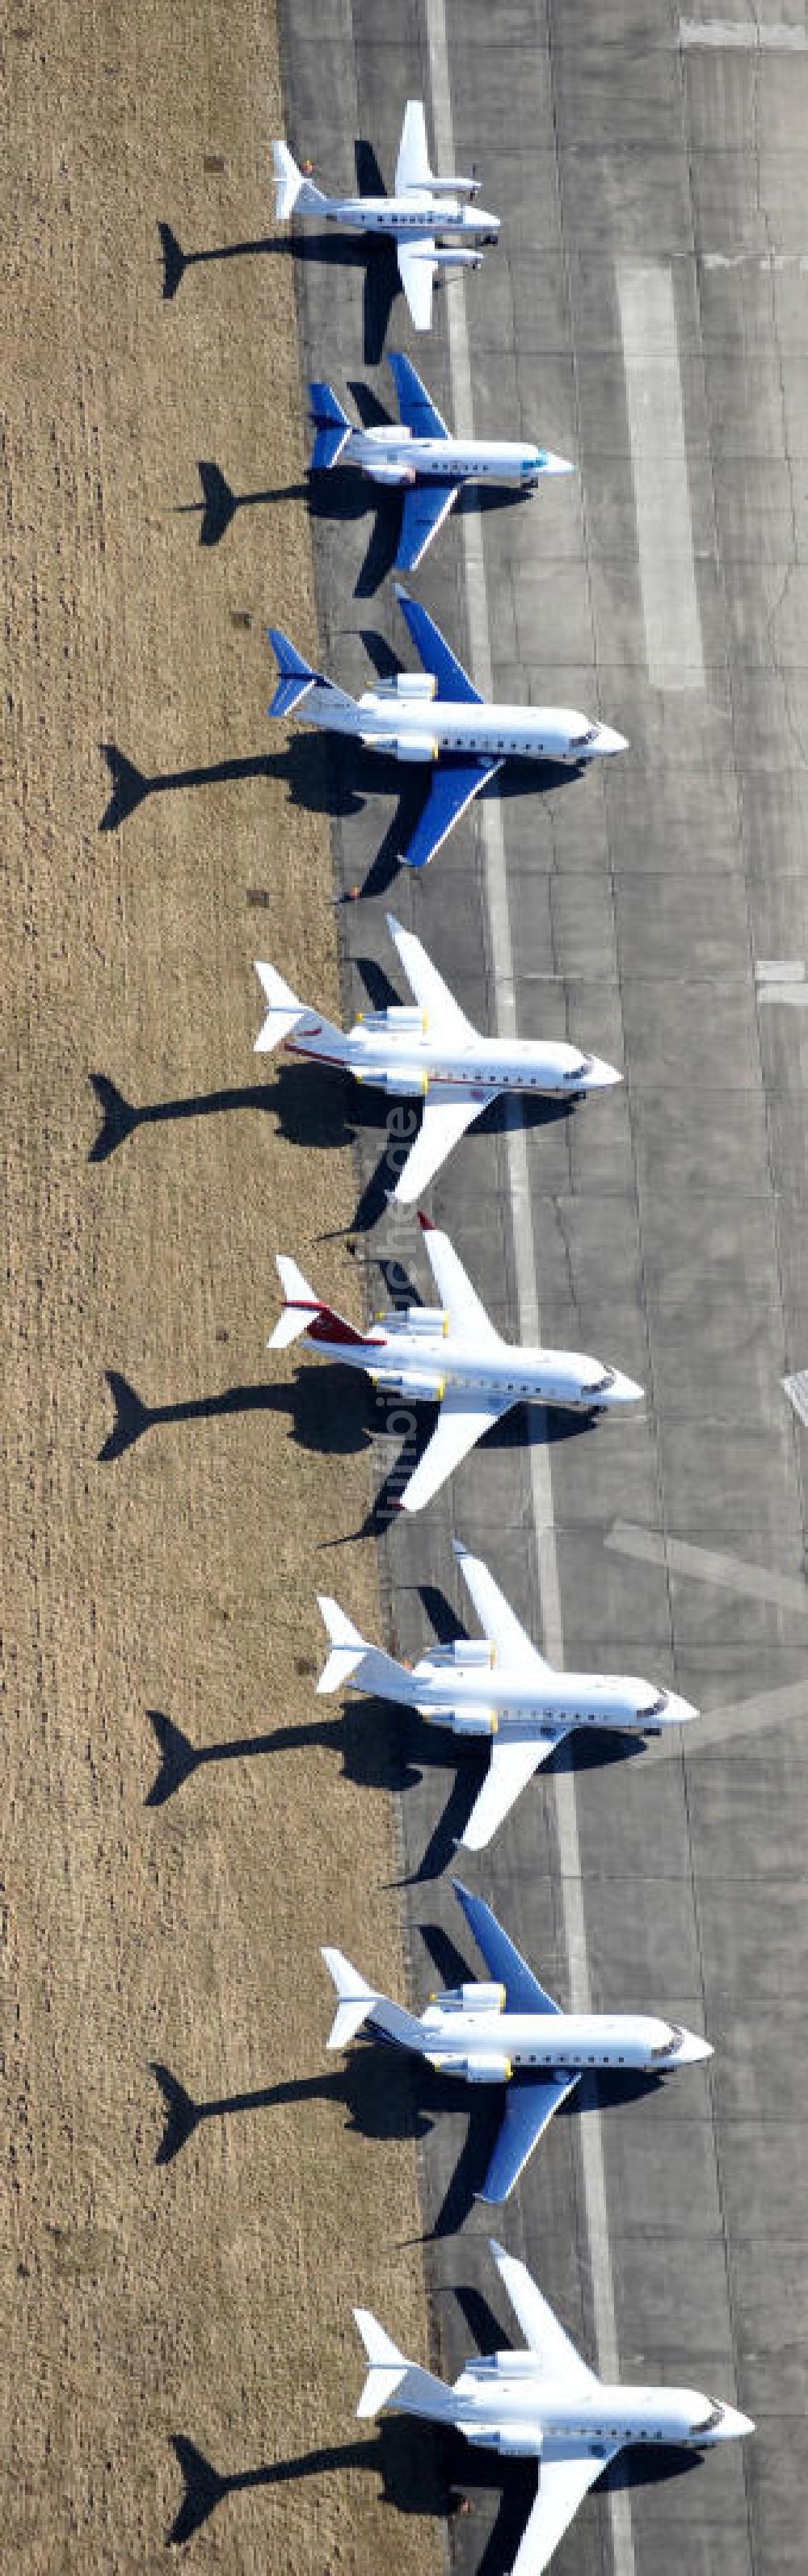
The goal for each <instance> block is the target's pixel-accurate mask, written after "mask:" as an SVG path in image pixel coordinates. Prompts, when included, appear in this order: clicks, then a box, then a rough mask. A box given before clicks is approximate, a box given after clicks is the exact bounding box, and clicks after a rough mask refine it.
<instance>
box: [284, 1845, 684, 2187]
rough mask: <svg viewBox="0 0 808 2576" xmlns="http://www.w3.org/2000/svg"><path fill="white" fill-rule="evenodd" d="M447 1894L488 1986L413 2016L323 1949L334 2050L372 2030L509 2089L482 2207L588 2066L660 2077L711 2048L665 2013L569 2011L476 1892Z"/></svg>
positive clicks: (443, 2070) (441, 2070) (513, 2178)
mask: <svg viewBox="0 0 808 2576" xmlns="http://www.w3.org/2000/svg"><path fill="white" fill-rule="evenodd" d="M452 1886H453V1888H454V1891H455V1895H456V1896H457V1898H458V1900H459V1903H460V1904H461V1905H462V1908H463V1912H464V1914H465V1917H466V1921H467V1923H468V1925H469V1928H470V1931H471V1932H472V1933H473V1936H474V1939H475V1941H476V1943H477V1947H478V1949H479V1950H481V1951H482V1955H483V1958H484V1960H485V1964H486V1967H487V1969H488V1974H489V1979H490V1983H488V1984H487V1985H480V1984H468V1985H465V1984H464V1985H462V1986H455V1987H453V1988H451V1989H450V1990H449V1991H448V1992H447V1993H445V1994H434V1995H431V1996H430V2000H429V2003H428V2005H427V2008H426V2011H425V2012H423V2013H421V2015H420V2017H418V2016H417V2015H416V2014H415V2013H411V2012H406V2011H405V2010H404V2008H403V2006H402V2005H401V2004H396V2003H392V2002H391V2001H390V1999H389V1998H388V1996H387V1995H383V1994H379V1992H378V1990H377V1988H376V1987H374V1986H368V1985H366V1983H365V1980H364V1978H363V1977H360V1975H359V1971H358V1969H357V1968H354V1967H352V1965H351V1961H350V1959H346V1958H345V1957H344V1956H343V1953H342V1951H341V1950H330V1949H327V1950H324V1951H323V1958H324V1960H325V1963H326V1967H327V1968H328V1971H329V1974H330V1976H331V1977H332V1978H333V1980H334V1984H335V1986H336V1989H337V1994H338V1997H339V2002H338V2005H337V2011H336V2015H335V2018H334V2023H333V2026H332V2030H331V2034H330V2038H329V2041H328V2046H329V2048H345V2047H347V2044H348V2042H349V2040H351V2039H354V2038H355V2036H356V2034H357V2032H358V2031H360V2030H361V2029H362V2028H363V2027H365V2028H366V2029H367V2030H368V2031H369V2032H371V2033H372V2034H373V2035H374V2036H376V2035H378V2037H379V2038H381V2039H385V2040H392V2041H393V2042H394V2043H395V2045H396V2046H398V2047H400V2048H408V2049H410V2050H411V2051H412V2053H413V2055H414V2056H416V2057H425V2058H426V2060H427V2063H428V2064H429V2065H430V2066H434V2067H435V2069H436V2071H437V2073H438V2074H439V2075H457V2076H461V2077H462V2078H463V2079H464V2081H465V2082H466V2083H467V2084H504V2085H506V2086H507V2091H506V2094H505V2117H504V2121H503V2125H502V2128H501V2129H500V2133H499V2137H498V2138H497V2142H496V2146H495V2148H494V2152H493V2155H492V2157H491V2161H490V2164H489V2167H488V2172H487V2174H486V2177H485V2181H484V2183H483V2187H482V2191H480V2192H478V2193H477V2199H478V2200H491V2201H497V2202H501V2201H503V2200H507V2198H508V2194H509V2192H511V2191H512V2190H513V2187H514V2184H515V2183H516V2182H517V2181H518V2179H519V2175H520V2173H521V2172H522V2170H523V2167H524V2166H525V2165H526V2164H527V2160H528V2156H529V2155H531V2154H532V2152H533V2148H534V2147H535V2146H536V2145H537V2143H538V2140H539V2138H540V2137H542V2136H543V2133H544V2130H545V2129H546V2128H547V2126H548V2123H549V2121H550V2120H551V2119H552V2116H553V2112H554V2111H557V2110H558V2108H559V2104H560V2103H562V2102H566V2101H567V2099H568V2096H569V2095H570V2094H571V2093H574V2091H575V2087H576V2085H577V2084H580V2081H581V2076H582V2074H583V2073H584V2070H587V2071H588V2070H590V2069H591V2068H593V2067H594V2068H599V2069H600V2070H601V2071H604V2070H605V2071H608V2072H611V2073H618V2074H619V2073H620V2070H621V2069H625V2071H626V2072H627V2073H631V2074H636V2073H637V2071H638V2070H640V2071H642V2073H644V2074H652V2075H660V2076H661V2075H667V2074H668V2072H669V2071H670V2070H672V2069H673V2068H674V2067H677V2066H694V2065H695V2064H696V2063H697V2061H698V2060H700V2059H704V2058H707V2057H712V2053H713V2052H712V2049H711V2048H710V2046H709V2044H708V2042H707V2040H705V2039H698V2038H697V2037H696V2035H695V2033H694V2032H693V2031H689V2030H683V2029H682V2027H681V2024H680V2023H679V2022H675V2021H666V2020H663V2019H662V2018H661V2017H660V2016H659V2015H656V2016H655V2017H652V2016H651V2015H650V2014H648V2013H565V2012H562V2010H561V2007H560V2005H559V2004H556V2003H554V2002H553V1999H552V1996H551V1995H548V1994H545V1990H544V1987H543V1986H540V1984H539V1980H538V1977H534V1974H533V1970H532V1968H529V1967H528V1965H527V1961H526V1959H523V1958H522V1957H521V1956H520V1953H519V1951H518V1950H516V1949H515V1948H514V1944H513V1942H512V1941H509V1939H508V1935H507V1932H503V1930H502V1926H501V1924H500V1923H498V1922H497V1919H496V1915H495V1914H492V1912H491V1908H490V1905H485V1904H484V1903H483V1900H482V1897H481V1896H470V1894H469V1891H468V1888H466V1887H462V1886H461V1884H460V1880H459V1879H458V1878H453V1880H452Z"/></svg>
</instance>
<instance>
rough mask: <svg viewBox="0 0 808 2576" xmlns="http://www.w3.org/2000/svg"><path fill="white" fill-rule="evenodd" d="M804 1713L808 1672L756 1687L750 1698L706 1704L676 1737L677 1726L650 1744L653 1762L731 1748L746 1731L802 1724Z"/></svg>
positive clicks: (807, 1704) (807, 1711) (807, 1713)
mask: <svg viewBox="0 0 808 2576" xmlns="http://www.w3.org/2000/svg"><path fill="white" fill-rule="evenodd" d="M807 1716H808V1674H806V1677H805V1680H804V1681H802V1682H783V1683H782V1684H781V1686H780V1688H779V1689H778V1690H771V1691H756V1692H755V1694H754V1697H753V1698H752V1699H739V1700H733V1701H731V1702H730V1703H728V1704H727V1706H726V1707H725V1708H707V1709H705V1710H704V1714H703V1716H702V1717H697V1718H696V1719H695V1720H694V1723H693V1726H692V1728H691V1727H688V1729H687V1734H686V1737H685V1738H683V1739H681V1740H679V1737H678V1729H677V1728H673V1727H672V1728H671V1732H670V1736H667V1735H663V1736H662V1738H661V1741H660V1742H659V1743H658V1744H656V1745H655V1746H654V1760H655V1762H678V1761H680V1760H681V1756H682V1753H686V1754H687V1756H688V1758H690V1756H691V1755H695V1754H698V1753H715V1752H717V1751H718V1750H719V1747H723V1749H724V1750H727V1748H729V1749H731V1747H732V1746H733V1745H734V1744H738V1743H740V1742H743V1740H744V1739H745V1738H746V1737H747V1736H750V1735H762V1734H763V1733H764V1731H765V1733H766V1735H769V1734H770V1733H771V1730H772V1727H774V1726H785V1725H787V1724H788V1723H789V1721H790V1720H791V1719H793V1718H795V1717H796V1718H799V1720H800V1722H801V1724H802V1725H803V1726H804V1724H805V1719H806V1717H807Z"/></svg>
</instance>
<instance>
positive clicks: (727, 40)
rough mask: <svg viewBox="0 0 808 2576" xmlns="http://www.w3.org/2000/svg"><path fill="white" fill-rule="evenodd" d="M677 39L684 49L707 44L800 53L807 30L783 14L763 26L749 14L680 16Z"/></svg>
mask: <svg viewBox="0 0 808 2576" xmlns="http://www.w3.org/2000/svg"><path fill="white" fill-rule="evenodd" d="M679 43H680V45H681V46H682V48H683V50H684V52H685V53H687V52H688V51H695V50H698V51H699V52H704V51H705V50H707V49H708V48H712V49H721V50H722V51H724V52H727V53H744V54H804V53H806V52H808V34H806V31H805V28H804V27H790V26H789V25H788V24H787V22H786V20H785V19H783V18H780V19H775V20H773V21H772V23H771V25H769V26H764V25H763V24H762V23H761V21H760V20H759V19H752V18H680V20H679Z"/></svg>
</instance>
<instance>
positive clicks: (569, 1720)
mask: <svg viewBox="0 0 808 2576" xmlns="http://www.w3.org/2000/svg"><path fill="white" fill-rule="evenodd" d="M453 1545H454V1552H455V1556H456V1558H457V1562H458V1564H459V1567H460V1572H461V1574H462V1576H463V1580H464V1583H466V1584H467V1586H468V1589H469V1592H470V1593H471V1597H472V1601H473V1603H474V1607H475V1610H476V1612H477V1616H478V1618H479V1619H480V1621H481V1623H482V1626H483V1628H484V1630H485V1636H484V1638H482V1637H456V1638H455V1639H454V1640H453V1642H452V1644H451V1645H449V1646H431V1647H430V1648H429V1651H428V1653H427V1654H425V1655H422V1656H421V1659H420V1662H419V1663H417V1664H415V1665H413V1666H412V1667H411V1666H410V1665H409V1664H399V1663H396V1662H395V1660H394V1658H393V1656H392V1655H386V1654H384V1652H383V1651H382V1649H381V1647H378V1646H369V1645H368V1644H367V1641H366V1639H365V1638H364V1637H361V1636H360V1635H359V1631H358V1629H356V1628H354V1627H353V1626H352V1623H351V1621H350V1619H346V1617H345V1613H344V1611H343V1610H341V1609H340V1607H339V1603H338V1602H337V1601H332V1600H330V1599H328V1598H327V1597H325V1596H321V1598H320V1602H319V1606H320V1609H321V1611H322V1615H323V1618H324V1620H325V1624H326V1628H327V1630H328V1635H329V1638H330V1641H331V1653H330V1655H329V1657H328V1661H327V1663H326V1665H325V1668H324V1670H323V1672H322V1673H321V1676H320V1680H319V1682H318V1684H317V1688H318V1691H338V1690H344V1689H345V1688H346V1687H347V1688H348V1689H350V1690H356V1691H372V1692H374V1693H375V1694H376V1695H377V1696H378V1697H379V1698H380V1699H391V1700H395V1701H397V1702H398V1703H399V1704H400V1705H401V1706H403V1707H405V1708H414V1709H417V1711H418V1715H419V1717H423V1718H425V1719H426V1720H427V1723H428V1724H430V1725H434V1726H445V1727H447V1728H448V1729H449V1732H450V1734H452V1735H469V1736H477V1737H478V1739H479V1740H481V1741H482V1742H483V1743H485V1742H487V1741H491V1760H490V1763H489V1766H488V1770H487V1772H486V1776H485V1779H484V1781H483V1785H482V1788H481V1790H480V1793H479V1797H478V1798H476V1799H475V1803H474V1806H473V1807H472V1810H471V1815H470V1816H469V1820H468V1823H467V1825H466V1829H465V1832H464V1833H463V1834H461V1836H460V1840H461V1842H462V1843H463V1845H464V1846H465V1849H466V1850H467V1851H483V1850H484V1849H485V1845H486V1843H489V1842H490V1841H491V1838H492V1835H493V1834H495V1833H496V1830H497V1826H498V1825H501V1824H502V1822H503V1819H504V1817H505V1816H507V1815H509V1814H510V1810H511V1808H512V1806H513V1805H514V1803H515V1800H516V1799H517V1798H518V1797H519V1794H520V1791H521V1790H522V1789H524V1788H525V1787H526V1786H527V1782H528V1780H532V1778H533V1773H534V1771H537V1770H538V1768H539V1764H540V1763H542V1762H546V1761H547V1759H548V1756H549V1755H550V1754H551V1753H554V1752H555V1750H556V1746H557V1745H559V1744H563V1742H564V1738H565V1736H567V1735H570V1734H571V1733H572V1729H573V1727H576V1726H585V1727H587V1728H589V1727H593V1726H600V1727H606V1728H611V1729H612V1730H613V1732H615V1733H617V1734H619V1735H631V1734H635V1735H642V1736H645V1735H660V1734H661V1733H662V1730H663V1728H667V1727H669V1726H684V1725H686V1724H687V1723H688V1722H689V1720H690V1719H691V1718H694V1717H698V1713H699V1712H698V1709H696V1708H693V1707H692V1705H691V1702H690V1700H687V1699H680V1697H679V1696H678V1693H676V1692H674V1691H666V1690H659V1689H658V1688H657V1685H656V1684H655V1683H654V1682H647V1681H643V1680H642V1679H641V1677H640V1675H639V1674H637V1673H616V1674H613V1675H608V1674H605V1673H559V1672H554V1670H553V1666H552V1664H548V1663H545V1660H544V1656H543V1655H540V1654H538V1653H537V1650H536V1647H535V1646H534V1645H532V1643H531V1640H530V1638H529V1637H528V1635H527V1633H526V1631H525V1629H524V1628H523V1627H522V1625H521V1622H520V1620H518V1619H517V1618H516V1616H515V1614H514V1612H513V1610H512V1609H511V1607H510V1603H509V1602H507V1601H506V1600H505V1596H504V1593H502V1592H500V1589H499V1585H498V1583H495V1582H494V1578H493V1575H491V1574H489V1572H488V1567H487V1566H486V1565H483V1563H482V1560H481V1558H480V1557H478V1556H471V1555H470V1554H469V1552H468V1549H467V1548H465V1547H463V1546H461V1543H460V1540H459V1539H455V1540H454V1542H453Z"/></svg>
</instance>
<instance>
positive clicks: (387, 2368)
mask: <svg viewBox="0 0 808 2576" xmlns="http://www.w3.org/2000/svg"><path fill="white" fill-rule="evenodd" d="M354 2316H355V2319H356V2323H357V2325H358V2327H359V2332H360V2334H361V2337H362V2342H363V2344H364V2347H365V2351H366V2353H367V2357H368V2361H369V2363H370V2369H369V2371H368V2375H367V2378H366V2380H365V2385H364V2388H363V2390H362V2395H361V2397H360V2400H359V2404H358V2406H357V2409H356V2412H357V2415H378V2413H379V2410H380V2407H382V2406H385V2405H386V2404H387V2402H388V2399H389V2398H391V2397H392V2396H393V2395H394V2394H395V2390H396V2389H397V2388H398V2387H399V2385H400V2382H401V2380H402V2379H403V2378H404V2375H405V2372H406V2371H407V2370H408V2369H409V2362H408V2361H407V2358H406V2354H405V2353H403V2352H399V2349H398V2345H397V2344H395V2343H394V2342H393V2339H392V2336H391V2335H389V2334H385V2331H384V2327H383V2326H380V2325H379V2324H378V2323H377V2320H376V2318H375V2317H374V2316H371V2313H370V2309H369V2308H354Z"/></svg>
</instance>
